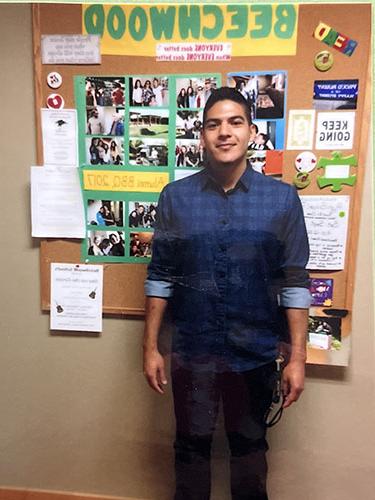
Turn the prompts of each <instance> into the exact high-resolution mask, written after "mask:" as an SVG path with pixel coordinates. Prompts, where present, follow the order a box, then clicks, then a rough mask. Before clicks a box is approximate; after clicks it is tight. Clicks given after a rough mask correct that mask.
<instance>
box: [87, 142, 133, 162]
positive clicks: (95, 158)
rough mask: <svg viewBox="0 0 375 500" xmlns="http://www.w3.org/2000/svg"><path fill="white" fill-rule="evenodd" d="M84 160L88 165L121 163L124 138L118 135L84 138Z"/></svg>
mask: <svg viewBox="0 0 375 500" xmlns="http://www.w3.org/2000/svg"><path fill="white" fill-rule="evenodd" d="M86 162H87V164H88V165H123V164H124V140H123V139H122V138H121V139H120V138H118V137H112V138H107V137H92V138H86Z"/></svg>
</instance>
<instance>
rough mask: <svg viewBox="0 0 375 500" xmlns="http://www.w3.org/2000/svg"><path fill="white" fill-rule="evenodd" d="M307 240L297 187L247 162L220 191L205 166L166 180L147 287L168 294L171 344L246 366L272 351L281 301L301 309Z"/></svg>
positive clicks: (224, 365)
mask: <svg viewBox="0 0 375 500" xmlns="http://www.w3.org/2000/svg"><path fill="white" fill-rule="evenodd" d="M308 253H309V252H308V240H307V234H306V228H305V222H304V217H303V211H302V206H301V202H300V200H299V197H298V195H297V193H296V190H295V188H294V187H292V186H290V185H288V184H285V183H283V182H280V181H277V180H274V179H272V178H268V177H265V176H263V175H261V174H258V173H257V172H254V171H253V170H252V169H251V168H247V170H246V171H245V172H244V174H243V175H242V177H241V179H240V180H239V182H238V183H237V185H236V186H235V188H234V189H231V190H230V191H227V192H224V190H223V189H222V188H221V187H220V186H219V185H218V184H217V183H216V182H215V180H214V179H213V178H212V177H211V176H210V174H209V170H207V169H205V170H202V171H200V172H198V173H197V174H195V175H192V176H189V177H186V178H184V179H181V180H178V181H176V182H173V183H171V184H168V185H167V186H166V187H165V188H164V190H163V191H162V193H161V195H160V199H159V205H158V220H157V224H156V227H155V234H154V240H153V254H152V260H151V263H150V265H149V268H148V276H147V280H146V286H145V288H146V295H148V296H159V297H169V298H170V305H171V310H172V316H173V319H174V323H175V327H176V331H175V333H174V335H173V345H172V350H173V352H175V353H177V354H178V355H179V356H181V358H182V359H184V360H186V361H195V362H199V361H202V362H207V361H208V360H210V362H212V361H213V362H214V364H215V365H216V366H217V367H218V369H223V370H226V369H229V370H235V371H244V370H249V369H252V368H255V367H257V366H260V365H262V364H264V363H268V362H270V361H272V360H273V359H275V357H276V354H277V343H278V340H279V334H280V321H279V319H280V318H279V303H278V297H279V296H280V297H281V305H283V306H284V307H297V308H298V307H300V308H308V307H309V305H310V293H309V291H308V288H309V283H308V273H307V272H306V270H305V266H306V264H307V261H308Z"/></svg>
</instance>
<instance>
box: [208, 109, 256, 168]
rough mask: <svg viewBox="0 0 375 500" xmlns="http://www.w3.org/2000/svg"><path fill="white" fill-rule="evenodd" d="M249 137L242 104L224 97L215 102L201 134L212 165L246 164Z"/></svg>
mask: <svg viewBox="0 0 375 500" xmlns="http://www.w3.org/2000/svg"><path fill="white" fill-rule="evenodd" d="M250 136H251V126H250V124H249V122H248V121H247V119H246V115H245V110H244V109H243V107H242V106H241V104H239V103H237V102H234V101H230V100H227V99H226V100H223V101H218V102H217V103H215V104H214V105H213V106H212V108H211V109H210V110H209V111H208V113H207V115H206V121H205V123H204V125H203V131H202V133H201V143H202V145H203V146H204V147H205V149H206V152H207V155H208V158H209V160H210V165H211V167H215V166H235V165H240V164H241V163H243V164H244V163H246V154H247V146H248V143H249V140H250Z"/></svg>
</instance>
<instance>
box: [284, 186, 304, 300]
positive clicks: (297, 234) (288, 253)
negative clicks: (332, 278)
mask: <svg viewBox="0 0 375 500" xmlns="http://www.w3.org/2000/svg"><path fill="white" fill-rule="evenodd" d="M280 239H281V241H282V246H283V258H282V265H281V268H280V270H279V273H278V281H279V289H280V305H281V306H283V307H292V308H293V307H295V308H303V309H305V308H309V306H310V305H311V294H310V290H309V288H310V281H309V273H308V272H307V270H306V265H307V262H308V260H309V242H308V237H307V231H306V226H305V219H304V215H303V209H302V204H301V200H300V199H299V196H298V194H297V192H296V189H295V188H294V187H292V186H290V190H289V194H288V199H287V213H286V224H285V226H284V228H283V230H282V234H281V235H280Z"/></svg>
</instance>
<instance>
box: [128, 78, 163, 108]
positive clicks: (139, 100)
mask: <svg viewBox="0 0 375 500" xmlns="http://www.w3.org/2000/svg"><path fill="white" fill-rule="evenodd" d="M129 95H130V106H168V105H169V86H168V77H166V76H147V77H145V76H133V77H132V78H130V79H129Z"/></svg>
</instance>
